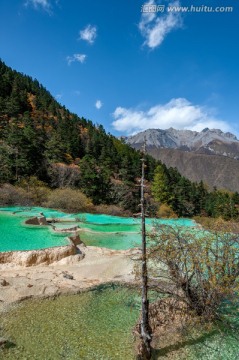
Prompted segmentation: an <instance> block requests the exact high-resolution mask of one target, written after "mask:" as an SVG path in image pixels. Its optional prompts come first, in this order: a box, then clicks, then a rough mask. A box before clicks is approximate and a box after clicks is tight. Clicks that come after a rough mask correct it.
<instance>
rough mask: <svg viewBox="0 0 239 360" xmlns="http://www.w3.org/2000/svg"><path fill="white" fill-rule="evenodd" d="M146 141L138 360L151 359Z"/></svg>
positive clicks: (142, 202)
mask: <svg viewBox="0 0 239 360" xmlns="http://www.w3.org/2000/svg"><path fill="white" fill-rule="evenodd" d="M145 148H146V141H144V147H143V156H142V159H141V161H142V175H141V201H140V206H141V233H142V268H141V280H142V309H141V310H142V318H141V326H140V339H141V342H140V346H139V355H138V359H142V360H149V359H151V340H152V336H151V335H152V334H151V328H150V325H149V300H148V271H147V250H146V228H145V196H144V188H145V184H144V178H145V151H146V149H145Z"/></svg>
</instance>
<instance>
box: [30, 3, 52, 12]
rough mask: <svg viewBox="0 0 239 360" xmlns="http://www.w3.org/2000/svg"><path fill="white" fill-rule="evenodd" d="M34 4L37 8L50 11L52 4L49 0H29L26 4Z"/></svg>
mask: <svg viewBox="0 0 239 360" xmlns="http://www.w3.org/2000/svg"><path fill="white" fill-rule="evenodd" d="M29 5H31V6H33V7H34V8H35V9H38V8H42V9H43V10H46V11H48V12H49V11H50V9H51V4H50V1H49V0H27V1H26V2H25V6H29Z"/></svg>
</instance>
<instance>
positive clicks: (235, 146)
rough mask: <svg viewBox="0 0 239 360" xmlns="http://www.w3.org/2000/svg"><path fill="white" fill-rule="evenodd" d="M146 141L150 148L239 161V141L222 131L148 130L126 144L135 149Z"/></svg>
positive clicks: (131, 138) (232, 135)
mask: <svg viewBox="0 0 239 360" xmlns="http://www.w3.org/2000/svg"><path fill="white" fill-rule="evenodd" d="M144 139H146V144H147V147H148V148H157V149H160V148H166V149H179V150H183V151H193V152H196V153H203V154H208V155H223V156H227V157H230V158H232V159H236V160H238V159H239V140H238V139H237V137H236V136H235V135H234V134H232V133H230V132H226V133H224V132H223V131H221V130H220V129H208V128H205V129H203V130H202V131H201V132H197V131H192V130H176V129H174V128H169V129H167V130H161V129H148V130H145V131H142V132H140V133H138V134H136V135H133V136H130V137H127V138H126V142H127V143H128V144H130V145H132V146H133V147H135V148H139V147H140V146H142V144H143V142H144Z"/></svg>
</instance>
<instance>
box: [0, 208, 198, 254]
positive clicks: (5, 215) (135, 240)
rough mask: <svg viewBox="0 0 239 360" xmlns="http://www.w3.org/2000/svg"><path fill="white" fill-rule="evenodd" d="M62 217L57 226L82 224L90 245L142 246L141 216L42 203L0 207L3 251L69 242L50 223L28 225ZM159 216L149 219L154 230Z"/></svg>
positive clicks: (180, 222) (183, 223) (173, 221)
mask: <svg viewBox="0 0 239 360" xmlns="http://www.w3.org/2000/svg"><path fill="white" fill-rule="evenodd" d="M41 213H43V214H44V215H45V217H46V218H51V219H56V220H57V219H59V220H61V221H64V222H60V223H55V226H56V227H57V228H69V227H71V226H75V225H78V226H79V227H80V236H81V239H82V240H83V241H84V242H85V243H86V245H91V246H100V247H106V248H110V249H115V250H125V249H129V248H132V247H136V246H140V244H141V235H140V219H135V218H124V217H119V216H110V215H104V214H88V213H80V214H66V213H64V212H61V211H57V210H53V209H47V208H42V207H31V208H29V207H17V206H16V207H3V208H0V234H1V235H0V251H13V250H14V251H16V250H33V249H44V248H48V247H53V246H61V245H66V244H68V240H67V235H68V234H67V233H55V232H53V231H52V228H51V227H50V226H29V225H25V224H24V222H25V220H26V219H28V218H30V217H33V216H40V214H41ZM154 222H155V219H146V224H147V229H148V230H150V228H151V226H152V225H153V223H154ZM157 222H160V223H162V224H169V225H174V226H186V227H188V226H189V227H192V226H194V225H195V223H194V221H192V220H190V219H170V220H157Z"/></svg>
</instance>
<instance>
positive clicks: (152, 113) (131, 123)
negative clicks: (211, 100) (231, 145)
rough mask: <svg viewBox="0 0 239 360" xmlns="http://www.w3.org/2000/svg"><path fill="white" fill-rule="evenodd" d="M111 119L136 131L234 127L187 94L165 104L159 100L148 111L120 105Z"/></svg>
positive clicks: (118, 127)
mask: <svg viewBox="0 0 239 360" xmlns="http://www.w3.org/2000/svg"><path fill="white" fill-rule="evenodd" d="M113 117H114V119H115V120H114V121H113V123H112V125H113V127H114V129H115V130H117V131H120V132H123V133H126V134H128V135H129V134H134V133H137V132H140V131H143V130H146V129H168V128H170V127H173V128H175V129H189V130H195V131H201V130H203V129H204V128H206V127H208V128H217V129H218V128H220V129H221V130H222V131H230V130H231V127H230V126H229V125H228V124H227V123H226V122H225V121H223V120H220V119H217V118H216V117H215V116H214V115H213V111H212V110H211V109H209V108H206V107H203V106H200V105H193V104H191V103H190V102H189V101H188V100H186V99H184V98H178V99H172V100H170V101H169V102H168V103H166V104H159V105H156V106H153V107H151V108H149V109H148V110H146V111H143V110H138V109H126V108H123V107H117V108H116V109H115V111H114V113H113Z"/></svg>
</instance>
